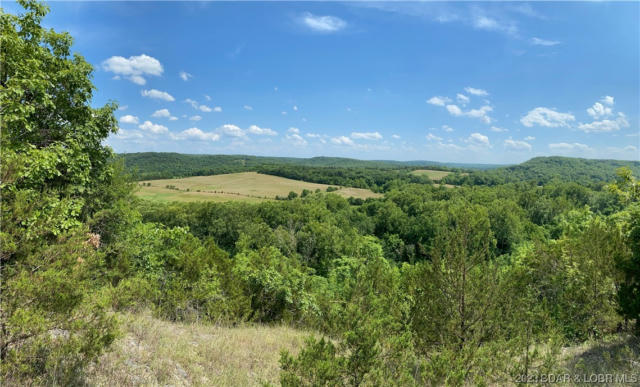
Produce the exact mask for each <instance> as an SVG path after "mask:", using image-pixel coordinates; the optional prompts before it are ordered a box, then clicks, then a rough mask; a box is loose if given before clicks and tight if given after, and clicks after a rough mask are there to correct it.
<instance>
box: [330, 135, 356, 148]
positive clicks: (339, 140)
mask: <svg viewBox="0 0 640 387" xmlns="http://www.w3.org/2000/svg"><path fill="white" fill-rule="evenodd" d="M331 142H332V143H334V144H336V145H349V146H353V145H355V143H354V142H353V140H352V139H350V138H349V137H347V136H338V137H333V138H332V139H331Z"/></svg>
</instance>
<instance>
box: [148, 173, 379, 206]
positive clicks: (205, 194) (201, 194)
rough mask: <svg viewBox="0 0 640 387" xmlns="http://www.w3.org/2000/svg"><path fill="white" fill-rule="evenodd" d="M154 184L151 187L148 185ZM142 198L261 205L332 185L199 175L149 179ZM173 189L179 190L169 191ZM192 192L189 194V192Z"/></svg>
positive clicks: (345, 192)
mask: <svg viewBox="0 0 640 387" xmlns="http://www.w3.org/2000/svg"><path fill="white" fill-rule="evenodd" d="M147 184H151V186H147ZM140 185H141V187H140V190H139V191H138V192H137V195H138V196H139V197H142V198H145V199H149V200H157V201H182V202H193V201H218V202H221V201H228V200H242V201H249V202H258V201H262V200H271V199H275V197H276V196H287V195H288V194H289V192H291V191H293V192H295V193H297V194H298V195H300V193H301V192H302V190H303V189H308V190H310V191H315V190H317V189H319V190H321V191H323V192H324V191H326V189H327V187H329V185H326V184H316V183H308V182H305V181H300V180H291V179H286V178H284V177H279V176H271V175H263V174H259V173H256V172H243V173H230V174H225V175H214V176H195V177H186V178H183V179H166V180H147V181H142V182H140ZM167 186H173V187H175V188H167ZM338 188H339V190H337V191H335V193H337V194H338V195H341V196H344V197H347V198H348V197H351V196H353V197H354V198H362V199H366V198H371V197H380V196H382V195H380V194H376V193H374V192H372V191H370V190H367V189H361V188H350V187H338ZM187 190H188V191H187Z"/></svg>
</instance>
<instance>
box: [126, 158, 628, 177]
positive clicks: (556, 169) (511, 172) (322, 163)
mask: <svg viewBox="0 0 640 387" xmlns="http://www.w3.org/2000/svg"><path fill="white" fill-rule="evenodd" d="M119 157H122V159H123V160H124V162H125V166H126V168H127V169H129V170H130V171H133V172H134V173H135V175H136V177H137V178H139V179H161V178H171V177H188V176H203V175H217V174H223V173H235V172H246V171H258V170H259V169H264V168H265V167H273V166H288V167H291V166H299V167H301V168H303V167H305V168H364V169H379V170H392V169H402V170H411V169H421V168H426V169H439V170H448V171H453V172H456V171H458V172H468V174H461V173H455V174H452V175H450V176H448V177H446V178H445V181H446V182H448V183H451V184H469V185H498V184H504V183H511V182H518V181H533V182H536V183H538V184H546V183H547V182H549V181H551V180H553V179H560V180H563V181H573V182H580V183H584V184H593V183H600V182H608V181H612V180H614V179H615V177H616V170H617V169H618V168H620V167H623V166H626V167H629V168H630V169H631V170H632V171H633V173H634V174H635V175H636V176H640V161H622V160H596V159H583V158H573V157H560V156H550V157H535V158H532V159H531V160H528V161H525V162H523V163H521V164H516V165H496V164H471V163H444V162H438V161H427V160H415V161H394V160H358V159H352V158H346V157H327V156H317V157H311V158H296V157H268V156H250V155H201V154H197V155H196V154H183V153H169V152H167V153H164V152H142V153H124V154H120V155H119Z"/></svg>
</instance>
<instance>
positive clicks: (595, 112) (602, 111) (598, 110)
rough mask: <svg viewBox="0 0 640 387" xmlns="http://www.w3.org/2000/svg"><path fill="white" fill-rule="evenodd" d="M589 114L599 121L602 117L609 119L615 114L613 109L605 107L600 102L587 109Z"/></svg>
mask: <svg viewBox="0 0 640 387" xmlns="http://www.w3.org/2000/svg"><path fill="white" fill-rule="evenodd" d="M587 114H589V115H590V116H591V117H593V119H596V120H597V119H599V118H600V117H609V116H610V115H611V114H613V109H612V108H611V107H609V106H604V105H603V104H601V103H600V102H596V103H594V104H593V106H591V107H590V108H588V109H587Z"/></svg>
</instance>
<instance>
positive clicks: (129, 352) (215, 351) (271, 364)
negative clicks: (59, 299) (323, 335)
mask: <svg viewBox="0 0 640 387" xmlns="http://www.w3.org/2000/svg"><path fill="white" fill-rule="evenodd" d="M122 331H123V335H122V337H121V338H120V339H118V340H117V341H116V342H115V343H114V344H113V346H112V347H111V349H110V351H109V352H108V353H105V354H104V355H103V356H102V357H101V358H100V359H99V362H98V363H97V364H96V365H94V366H92V367H91V368H90V369H89V370H88V373H87V382H88V383H87V384H88V385H90V386H159V385H161V386H167V385H171V386H260V385H264V383H265V382H269V383H272V384H274V385H279V373H280V365H279V359H280V350H282V349H287V350H289V351H290V352H291V353H297V352H298V351H299V350H300V348H302V346H303V344H304V340H305V338H306V337H307V336H309V335H310V334H311V332H308V331H303V330H296V329H293V328H289V327H284V326H273V327H271V326H246V327H242V326H241V327H235V328H226V327H220V326H215V325H203V324H198V323H191V324H183V323H171V322H167V321H162V320H158V319H155V318H153V317H151V315H150V314H148V313H140V314H131V315H124V316H123V324H122Z"/></svg>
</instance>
